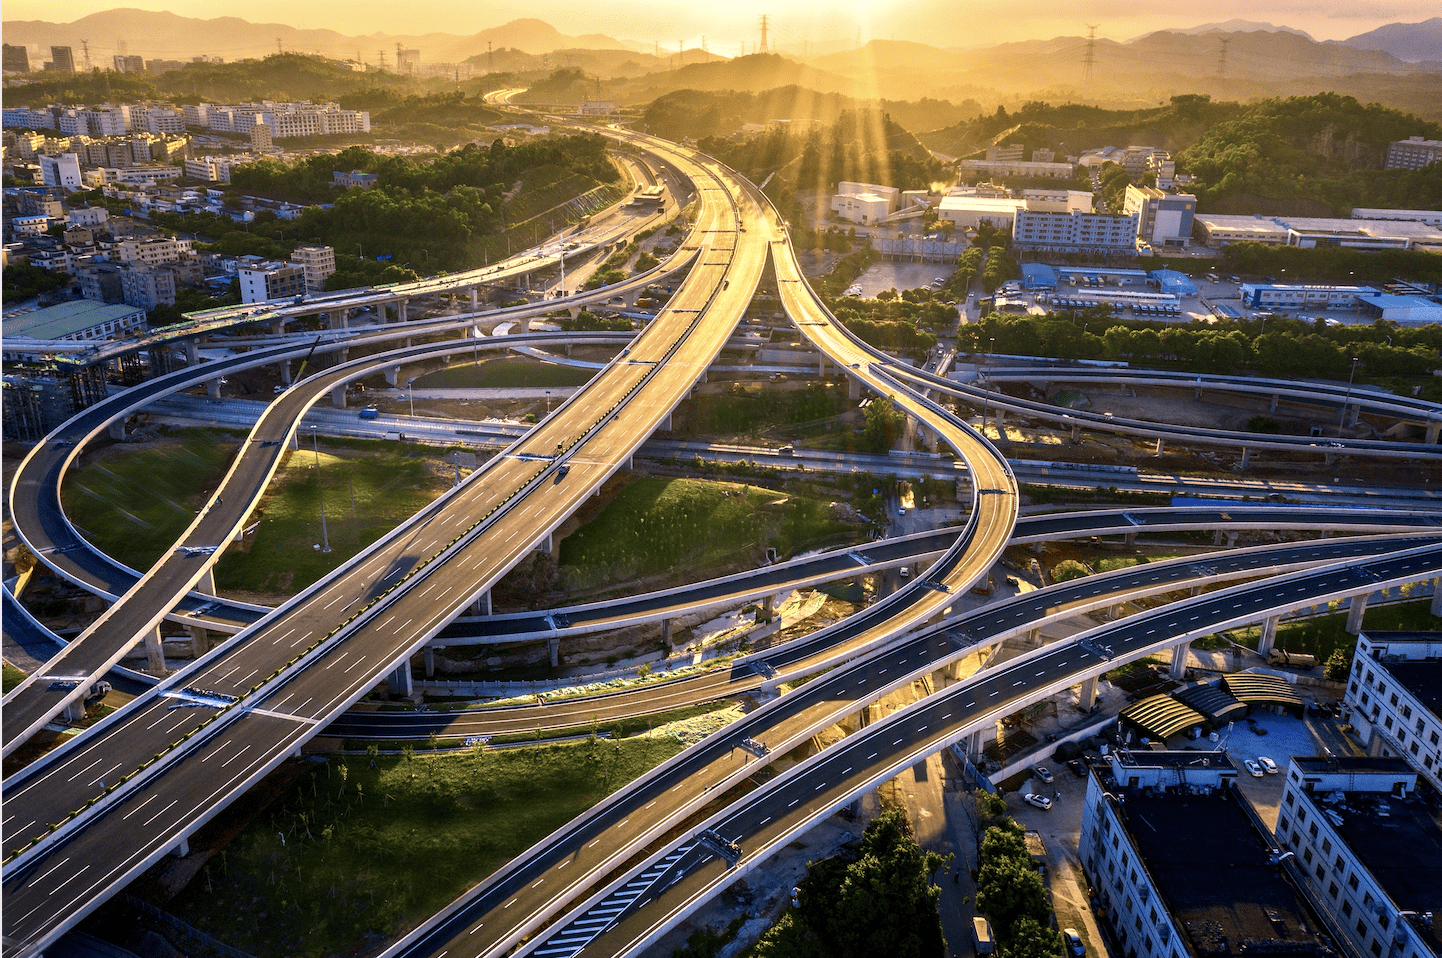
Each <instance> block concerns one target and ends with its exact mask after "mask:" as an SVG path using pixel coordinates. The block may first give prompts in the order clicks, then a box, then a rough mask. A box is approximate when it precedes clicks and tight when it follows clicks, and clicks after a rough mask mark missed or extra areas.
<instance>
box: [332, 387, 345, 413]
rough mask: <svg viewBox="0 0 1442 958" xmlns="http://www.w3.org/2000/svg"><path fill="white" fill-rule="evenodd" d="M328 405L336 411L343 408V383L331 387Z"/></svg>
mask: <svg viewBox="0 0 1442 958" xmlns="http://www.w3.org/2000/svg"><path fill="white" fill-rule="evenodd" d="M330 404H331V405H332V406H334V407H335V408H337V409H344V408H345V383H341V384H340V385H338V386H332V387H331V390H330Z"/></svg>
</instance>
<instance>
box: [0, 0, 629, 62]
mask: <svg viewBox="0 0 1442 958" xmlns="http://www.w3.org/2000/svg"><path fill="white" fill-rule="evenodd" d="M84 39H89V40H90V41H91V43H90V57H91V62H92V63H93V64H94V65H96V66H105V67H108V66H109V65H110V58H111V56H112V55H113V54H115V53H116V52H118V50H117V49H116V44H117V41H124V42H125V43H126V47H127V51H128V52H129V53H131V54H133V55H138V56H143V57H146V58H147V59H149V58H162V59H178V60H189V59H190V58H191V57H194V56H205V55H219V56H223V57H224V58H225V59H226V60H237V59H245V58H249V57H261V56H265V55H266V54H270V53H275V52H276V46H277V40H279V45H280V47H281V48H282V49H283V50H285V51H287V52H297V53H319V54H321V55H323V56H328V57H333V58H336V59H351V60H353V59H355V58H356V57H357V56H359V57H360V59H361V60H363V61H365V62H367V63H371V64H375V63H377V62H379V61H384V62H385V63H386V64H388V65H393V64H394V63H395V50H396V45H397V44H399V45H400V46H402V47H403V48H405V49H408V50H419V51H420V53H421V62H422V63H454V62H457V61H460V60H465V59H466V58H467V57H471V56H474V55H476V54H480V53H485V52H486V44H487V42H489V43H490V44H491V45H492V46H493V47H514V48H516V49H519V50H524V51H525V52H527V53H531V54H544V53H550V52H551V51H553V50H559V49H564V48H567V47H587V48H609V49H624V47H623V44H622V43H621V42H620V41H618V40H615V39H613V38H611V37H606V36H601V35H596V34H592V35H588V36H585V37H568V36H565V35H564V34H562V33H560V32H559V31H558V30H556V28H555V27H552V26H551V25H550V24H548V23H546V22H545V21H543V20H536V19H521V20H513V21H511V22H510V23H506V24H502V25H500V26H497V27H491V28H488V29H486V30H482V31H480V32H478V33H474V34H471V35H470V36H465V35H457V34H450V33H426V34H394V35H392V34H380V33H377V34H373V35H370V36H361V37H355V36H346V35H344V34H342V33H339V32H338V31H335V30H303V29H299V28H297V27H292V26H288V25H286V24H283V23H251V22H250V21H248V20H243V19H241V18H239V17H217V18H215V19H213V20H201V19H196V18H193V17H181V16H177V15H176V14H173V13H166V12H159V11H150V10H137V9H133V8H120V9H116V10H106V11H104V12H101V13H93V14H90V15H89V16H86V17H81V18H80V19H79V20H75V21H73V22H71V23H51V22H49V21H45V20H7V21H5V42H6V43H13V44H23V45H26V46H29V47H31V48H32V49H33V48H37V47H38V48H39V49H40V50H42V51H44V53H45V54H47V55H48V52H49V48H50V47H51V46H52V45H56V46H70V47H72V48H74V50H75V55H76V57H77V58H79V56H80V50H81V40H84Z"/></svg>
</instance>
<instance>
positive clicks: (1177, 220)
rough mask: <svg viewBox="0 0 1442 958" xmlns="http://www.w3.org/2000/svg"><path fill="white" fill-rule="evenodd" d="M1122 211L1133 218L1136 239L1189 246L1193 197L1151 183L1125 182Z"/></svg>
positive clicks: (1156, 243)
mask: <svg viewBox="0 0 1442 958" xmlns="http://www.w3.org/2000/svg"><path fill="white" fill-rule="evenodd" d="M1122 209H1123V212H1125V213H1127V214H1129V215H1132V216H1135V217H1136V218H1137V233H1136V238H1137V240H1138V241H1139V242H1142V243H1146V244H1149V245H1151V246H1189V245H1191V242H1192V217H1193V216H1194V215H1195V214H1196V211H1197V198H1196V197H1195V196H1193V195H1192V194H1190V193H1165V192H1163V191H1161V190H1159V189H1157V188H1156V187H1154V186H1136V185H1133V184H1128V185H1127V193H1126V200H1125V205H1124V206H1123V207H1122Z"/></svg>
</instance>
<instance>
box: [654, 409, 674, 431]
mask: <svg viewBox="0 0 1442 958" xmlns="http://www.w3.org/2000/svg"><path fill="white" fill-rule="evenodd" d="M656 428H657V429H659V430H660V431H661V432H670V431H671V414H670V413H669V412H668V413H667V414H666V418H664V419H662V420H661V422H660V424H658V425H657V426H656Z"/></svg>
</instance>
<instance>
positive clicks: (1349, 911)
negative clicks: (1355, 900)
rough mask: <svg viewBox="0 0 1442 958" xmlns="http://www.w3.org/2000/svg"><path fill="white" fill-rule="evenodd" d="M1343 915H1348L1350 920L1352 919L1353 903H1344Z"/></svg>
mask: <svg viewBox="0 0 1442 958" xmlns="http://www.w3.org/2000/svg"><path fill="white" fill-rule="evenodd" d="M1342 914H1344V915H1346V916H1347V917H1348V918H1351V917H1352V903H1351V902H1350V901H1344V902H1342Z"/></svg>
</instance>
